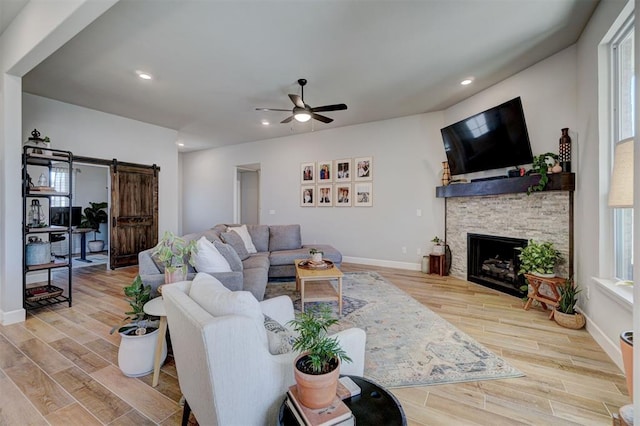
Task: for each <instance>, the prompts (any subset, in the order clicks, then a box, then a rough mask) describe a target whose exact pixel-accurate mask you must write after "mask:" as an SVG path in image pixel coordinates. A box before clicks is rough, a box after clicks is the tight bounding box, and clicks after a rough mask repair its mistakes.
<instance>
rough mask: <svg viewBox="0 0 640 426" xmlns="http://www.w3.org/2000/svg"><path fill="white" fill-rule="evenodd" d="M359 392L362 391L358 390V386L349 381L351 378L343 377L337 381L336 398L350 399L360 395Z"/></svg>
mask: <svg viewBox="0 0 640 426" xmlns="http://www.w3.org/2000/svg"><path fill="white" fill-rule="evenodd" d="M360 392H362V389H360V386H358V385H357V384H356V382H354V381H353V380H351V378H349V377H347V376H343V377H340V379H338V389H336V394H338V398H340V399H347V398H351V397H352V396H356V395H360Z"/></svg>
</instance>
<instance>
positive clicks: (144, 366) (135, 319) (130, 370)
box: [111, 275, 167, 377]
mask: <svg viewBox="0 0 640 426" xmlns="http://www.w3.org/2000/svg"><path fill="white" fill-rule="evenodd" d="M124 295H125V296H126V301H127V302H129V306H131V311H129V312H125V315H127V316H126V318H124V319H123V320H122V322H121V323H120V324H118V325H116V326H115V327H113V328H112V329H111V333H112V334H113V333H114V332H115V331H116V329H117V330H118V332H119V333H120V337H121V340H120V347H119V348H118V367H120V370H121V371H122V373H123V374H124V375H125V376H129V377H140V376H145V375H147V374H149V373H151V372H152V371H153V361H154V355H155V351H156V345H157V343H158V332H159V331H158V323H159V320H158V319H157V318H155V317H151V316H149V315H147V314H146V313H145V312H144V304H145V303H147V302H148V301H149V300H150V299H151V286H145V285H144V284H143V283H142V280H141V279H140V275H138V276H137V277H136V278H135V280H134V281H133V283H131V285H129V286H126V287H124ZM162 344H163V348H162V356H161V362H164V360H165V359H166V357H167V343H166V341H164V342H162Z"/></svg>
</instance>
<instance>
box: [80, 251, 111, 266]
mask: <svg viewBox="0 0 640 426" xmlns="http://www.w3.org/2000/svg"><path fill="white" fill-rule="evenodd" d="M86 259H87V260H90V261H91V262H83V261H82V260H80V258H78V257H74V258H73V260H72V261H71V267H72V268H73V269H77V268H86V267H87V266H96V265H105V264H106V263H107V260H109V257H108V256H107V255H106V254H103V253H97V254H87V256H86Z"/></svg>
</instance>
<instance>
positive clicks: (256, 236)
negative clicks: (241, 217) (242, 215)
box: [247, 225, 269, 252]
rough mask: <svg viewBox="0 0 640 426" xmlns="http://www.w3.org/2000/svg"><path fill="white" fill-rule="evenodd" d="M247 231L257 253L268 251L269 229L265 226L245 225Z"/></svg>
mask: <svg viewBox="0 0 640 426" xmlns="http://www.w3.org/2000/svg"><path fill="white" fill-rule="evenodd" d="M247 230H248V231H249V235H251V239H252V240H253V244H254V245H255V246H256V250H258V251H259V252H265V251H269V227H268V226H267V225H247Z"/></svg>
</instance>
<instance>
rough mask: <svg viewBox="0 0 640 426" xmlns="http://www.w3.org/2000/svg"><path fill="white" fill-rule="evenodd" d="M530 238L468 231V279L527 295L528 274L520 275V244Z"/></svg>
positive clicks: (509, 292) (523, 243)
mask: <svg viewBox="0 0 640 426" xmlns="http://www.w3.org/2000/svg"><path fill="white" fill-rule="evenodd" d="M527 243H528V241H527V240H524V239H519V238H508V237H498V236H493V235H481V234H467V280H468V281H471V282H474V283H477V284H481V285H484V286H486V287H490V288H493V289H496V290H499V291H502V292H503V293H507V294H511V295H513V296H517V297H523V296H524V295H525V294H526V292H524V291H522V290H520V288H521V287H522V286H523V285H524V278H523V277H522V275H518V270H519V269H520V262H519V259H518V254H519V253H520V252H519V250H517V248H519V247H525V246H526V245H527Z"/></svg>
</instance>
